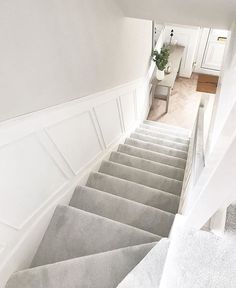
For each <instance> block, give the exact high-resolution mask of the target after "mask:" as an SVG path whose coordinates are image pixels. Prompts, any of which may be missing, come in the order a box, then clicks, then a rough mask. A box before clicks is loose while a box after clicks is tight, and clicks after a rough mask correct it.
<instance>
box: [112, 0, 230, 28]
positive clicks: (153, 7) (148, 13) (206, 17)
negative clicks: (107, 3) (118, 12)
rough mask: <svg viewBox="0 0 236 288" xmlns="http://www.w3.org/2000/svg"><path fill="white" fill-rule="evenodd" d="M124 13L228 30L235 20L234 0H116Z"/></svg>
mask: <svg viewBox="0 0 236 288" xmlns="http://www.w3.org/2000/svg"><path fill="white" fill-rule="evenodd" d="M116 2H117V4H118V5H120V6H121V7H122V9H123V11H124V12H125V15H126V16H129V17H135V18H144V19H154V20H156V21H157V22H158V23H165V22H169V23H179V24H183V25H193V26H202V27H212V28H218V29H220V28H222V29H228V28H229V27H230V25H231V23H232V21H233V20H234V19H235V15H236V2H235V1H234V0H230V1H225V0H215V1H213V0H205V1H196V0H188V1H186V0H178V1H177V0H175V1H173V0H158V1H156V0H129V1H127V0H116Z"/></svg>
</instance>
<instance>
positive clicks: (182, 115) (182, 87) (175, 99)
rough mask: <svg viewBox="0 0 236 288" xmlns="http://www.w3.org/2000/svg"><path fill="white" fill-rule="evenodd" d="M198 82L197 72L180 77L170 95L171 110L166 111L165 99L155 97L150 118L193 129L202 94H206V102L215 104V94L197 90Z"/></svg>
mask: <svg viewBox="0 0 236 288" xmlns="http://www.w3.org/2000/svg"><path fill="white" fill-rule="evenodd" d="M197 82H198V75H197V74H193V75H192V77H191V79H186V78H178V79H177V80H176V83H175V86H174V89H173V91H172V95H171V97H170V105H169V112H168V113H167V114H166V113H165V105H166V102H165V101H162V100H159V99H153V104H152V107H151V109H150V112H149V116H148V120H152V121H159V122H163V123H167V124H170V125H175V126H179V127H183V128H187V129H192V127H193V125H194V121H195V119H196V115H197V110H198V106H199V103H200V99H201V96H202V95H204V97H205V101H206V103H210V105H211V106H213V103H214V96H215V95H214V94H207V93H202V92H197V91H196V87H197Z"/></svg>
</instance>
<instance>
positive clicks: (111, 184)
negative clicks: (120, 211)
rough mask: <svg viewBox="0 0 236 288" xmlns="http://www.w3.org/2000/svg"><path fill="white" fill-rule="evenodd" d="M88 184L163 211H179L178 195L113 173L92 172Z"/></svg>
mask: <svg viewBox="0 0 236 288" xmlns="http://www.w3.org/2000/svg"><path fill="white" fill-rule="evenodd" d="M86 185H87V186H88V187H91V188H95V189H98V190H101V191H104V192H106V193H111V194H113V195H117V196H120V197H123V198H127V199H130V200H132V201H136V202H139V203H142V204H145V205H148V206H152V207H154V208H159V209H161V210H163V211H167V212H171V213H176V212H177V211H178V205H179V197H178V196H176V195H173V194H170V193H166V192H164V191H160V190H157V189H154V188H151V187H147V186H144V185H141V184H138V183H134V182H131V181H127V180H124V179H121V178H117V177H114V176H111V175H107V174H103V173H91V174H90V176H89V179H88V182H87V184H86Z"/></svg>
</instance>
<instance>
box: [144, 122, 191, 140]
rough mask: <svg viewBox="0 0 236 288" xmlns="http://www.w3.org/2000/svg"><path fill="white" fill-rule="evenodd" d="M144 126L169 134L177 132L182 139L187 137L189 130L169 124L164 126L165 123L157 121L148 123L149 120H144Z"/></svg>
mask: <svg viewBox="0 0 236 288" xmlns="http://www.w3.org/2000/svg"><path fill="white" fill-rule="evenodd" d="M143 124H144V125H148V126H154V127H157V128H160V129H163V130H167V131H169V132H170V133H171V132H178V133H179V134H180V135H183V136H184V137H188V138H189V135H190V130H189V129H186V128H182V127H179V126H175V125H171V124H166V123H162V122H159V121H150V120H144V121H143Z"/></svg>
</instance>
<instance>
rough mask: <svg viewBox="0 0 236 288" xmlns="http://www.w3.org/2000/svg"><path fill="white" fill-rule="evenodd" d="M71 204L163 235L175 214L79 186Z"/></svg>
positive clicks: (168, 228)
mask: <svg viewBox="0 0 236 288" xmlns="http://www.w3.org/2000/svg"><path fill="white" fill-rule="evenodd" d="M70 205H71V206H73V207H75V208H79V209H82V210H85V211H87V212H91V213H95V214H97V215H100V216H103V217H106V218H109V219H112V220H115V221H118V222H121V223H124V224H127V225H130V226H133V227H136V228H139V229H142V230H145V231H148V232H151V233H153V234H157V235H159V236H163V237H168V235H169V232H170V229H171V226H172V224H173V221H174V214H171V213H168V212H165V211H162V210H159V209H156V208H153V207H150V206H146V205H143V204H140V203H137V202H134V201H131V200H127V199H125V198H121V197H118V196H115V195H111V194H108V193H106V192H103V191H99V190H96V189H93V188H89V187H81V186H78V187H77V188H76V190H75V192H74V195H73V197H72V199H71V202H70Z"/></svg>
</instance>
